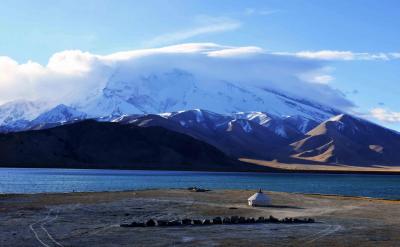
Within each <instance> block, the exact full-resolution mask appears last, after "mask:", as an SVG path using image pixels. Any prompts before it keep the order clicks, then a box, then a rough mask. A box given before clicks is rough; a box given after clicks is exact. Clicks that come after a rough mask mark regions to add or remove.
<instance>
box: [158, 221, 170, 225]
mask: <svg viewBox="0 0 400 247" xmlns="http://www.w3.org/2000/svg"><path fill="white" fill-rule="evenodd" d="M157 224H158V226H167V225H168V221H167V220H157Z"/></svg>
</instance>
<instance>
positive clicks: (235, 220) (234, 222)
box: [231, 216, 239, 224]
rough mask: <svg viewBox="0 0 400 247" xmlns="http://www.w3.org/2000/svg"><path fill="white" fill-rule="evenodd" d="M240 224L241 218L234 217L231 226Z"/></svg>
mask: <svg viewBox="0 0 400 247" xmlns="http://www.w3.org/2000/svg"><path fill="white" fill-rule="evenodd" d="M238 223H239V216H232V217H231V224H238Z"/></svg>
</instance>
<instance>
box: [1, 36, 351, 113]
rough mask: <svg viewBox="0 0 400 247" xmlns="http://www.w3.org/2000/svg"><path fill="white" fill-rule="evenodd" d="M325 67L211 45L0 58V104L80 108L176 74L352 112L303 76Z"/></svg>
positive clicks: (210, 86)
mask: <svg viewBox="0 0 400 247" xmlns="http://www.w3.org/2000/svg"><path fill="white" fill-rule="evenodd" d="M326 66H327V65H326V62H322V61H320V60H311V59H304V58H299V57H297V56H292V55H282V54H272V53H268V52H266V51H265V50H263V49H261V48H259V47H254V46H247V47H232V46H224V45H218V44H214V43H189V44H180V45H173V46H167V47H161V48H154V49H141V50H131V51H122V52H116V53H113V54H109V55H97V54H92V53H90V52H83V51H80V50H67V51H62V52H58V53H55V54H53V55H52V56H51V57H50V58H49V62H48V64H47V65H42V64H39V63H36V62H34V61H28V62H27V63H23V64H18V63H17V62H16V61H14V60H13V59H12V58H9V57H4V56H3V57H0V104H4V103H6V102H9V101H14V100H21V99H23V100H33V101H34V100H41V101H46V102H49V104H53V105H57V104H76V105H79V104H82V101H85V100H87V99H90V98H91V97H94V95H96V94H97V93H99V92H101V91H102V90H104V88H105V87H106V86H107V85H108V84H109V83H110V82H111V81H113V80H114V81H115V80H119V81H126V82H127V84H126V86H128V87H129V85H130V84H134V83H135V79H137V78H141V79H143V78H149V77H151V76H158V75H160V74H163V73H169V72H171V71H175V70H179V71H183V72H185V73H189V74H191V76H192V77H193V78H195V79H194V80H196V82H197V83H199V84H202V85H203V88H208V90H213V89H214V88H213V85H215V84H217V83H218V82H221V81H225V82H232V83H234V84H235V85H243V86H244V87H257V88H266V89H269V90H275V91H279V92H283V93H285V94H287V95H290V96H293V97H297V98H302V99H307V100H313V101H317V102H319V103H322V104H328V105H335V106H336V107H337V108H340V109H346V108H349V107H352V106H353V104H352V102H350V101H349V100H347V99H346V98H345V97H344V96H343V94H342V93H341V92H340V91H337V90H335V89H333V88H332V87H331V86H330V85H327V84H321V83H314V82H313V78H308V77H305V76H304V75H313V76H314V77H316V78H318V77H319V78H321V76H329V75H326V74H324V73H326V70H324V68H325V67H326ZM305 78H307V79H305ZM144 81H146V80H144ZM141 83H145V82H143V80H142V82H141ZM169 83H173V82H172V81H168V80H163V81H162V82H160V84H157V85H156V87H160V88H162V87H169V86H170V85H169ZM187 83H190V82H189V81H188V82H187ZM121 90H124V89H123V88H122V89H121ZM154 90H157V89H156V88H155V89H154ZM150 93H151V92H150ZM254 110H257V109H254Z"/></svg>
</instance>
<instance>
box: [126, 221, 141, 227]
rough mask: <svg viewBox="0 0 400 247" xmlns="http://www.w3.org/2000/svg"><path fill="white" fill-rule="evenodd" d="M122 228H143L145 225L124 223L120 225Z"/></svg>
mask: <svg viewBox="0 0 400 247" xmlns="http://www.w3.org/2000/svg"><path fill="white" fill-rule="evenodd" d="M120 226H121V227H143V226H144V223H140V222H135V221H134V222H132V223H130V224H126V223H124V224H121V225H120Z"/></svg>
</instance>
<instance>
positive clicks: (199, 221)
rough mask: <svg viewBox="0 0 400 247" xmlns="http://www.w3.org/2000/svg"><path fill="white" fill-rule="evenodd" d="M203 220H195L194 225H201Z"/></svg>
mask: <svg viewBox="0 0 400 247" xmlns="http://www.w3.org/2000/svg"><path fill="white" fill-rule="evenodd" d="M201 224H202V223H201V220H193V225H201Z"/></svg>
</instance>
